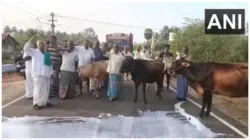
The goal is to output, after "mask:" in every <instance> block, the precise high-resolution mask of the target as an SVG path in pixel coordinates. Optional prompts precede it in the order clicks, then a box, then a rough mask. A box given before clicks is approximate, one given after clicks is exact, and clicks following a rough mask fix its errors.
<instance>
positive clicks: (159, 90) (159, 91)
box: [157, 81, 163, 100]
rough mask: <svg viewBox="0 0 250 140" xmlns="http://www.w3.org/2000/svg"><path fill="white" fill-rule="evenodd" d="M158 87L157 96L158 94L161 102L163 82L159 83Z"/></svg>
mask: <svg viewBox="0 0 250 140" xmlns="http://www.w3.org/2000/svg"><path fill="white" fill-rule="evenodd" d="M157 85H158V88H157V94H158V97H159V100H161V91H162V89H163V81H161V82H158V83H157Z"/></svg>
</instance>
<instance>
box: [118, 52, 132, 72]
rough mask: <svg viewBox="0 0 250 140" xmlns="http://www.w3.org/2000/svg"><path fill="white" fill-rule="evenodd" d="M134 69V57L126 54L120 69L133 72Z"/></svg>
mask: <svg viewBox="0 0 250 140" xmlns="http://www.w3.org/2000/svg"><path fill="white" fill-rule="evenodd" d="M133 69H134V59H133V57H130V56H126V57H125V59H124V60H123V62H122V66H121V69H120V72H121V73H125V72H131V71H133Z"/></svg>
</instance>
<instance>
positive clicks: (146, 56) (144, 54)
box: [140, 52, 149, 60]
mask: <svg viewBox="0 0 250 140" xmlns="http://www.w3.org/2000/svg"><path fill="white" fill-rule="evenodd" d="M140 57H141V59H144V60H149V55H148V53H147V52H141V53H140Z"/></svg>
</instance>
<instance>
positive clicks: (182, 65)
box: [163, 58, 248, 118]
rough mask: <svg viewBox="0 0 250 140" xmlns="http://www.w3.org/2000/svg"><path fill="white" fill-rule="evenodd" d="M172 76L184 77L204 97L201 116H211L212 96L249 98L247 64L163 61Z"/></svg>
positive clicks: (183, 60) (179, 60)
mask: <svg viewBox="0 0 250 140" xmlns="http://www.w3.org/2000/svg"><path fill="white" fill-rule="evenodd" d="M163 61H164V64H165V67H164V70H166V69H168V72H169V73H171V74H178V75H183V76H185V77H186V78H187V80H188V82H189V85H190V87H191V88H193V89H194V90H195V91H196V93H197V94H198V95H199V96H200V97H202V108H201V111H200V113H199V116H200V117H201V118H202V117H203V115H204V110H205V108H206V112H205V115H206V116H209V114H210V110H211V104H212V94H220V95H224V96H228V97H235V98H239V97H248V64H247V63H236V64H228V63H216V62H204V63H194V62H188V61H186V60H185V59H183V58H180V59H178V60H172V61H169V60H168V61H166V59H164V60H163Z"/></svg>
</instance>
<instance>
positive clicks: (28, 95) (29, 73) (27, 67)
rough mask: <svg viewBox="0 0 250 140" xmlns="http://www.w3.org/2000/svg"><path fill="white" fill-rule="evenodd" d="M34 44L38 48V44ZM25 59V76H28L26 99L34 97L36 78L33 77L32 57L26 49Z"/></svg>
mask: <svg viewBox="0 0 250 140" xmlns="http://www.w3.org/2000/svg"><path fill="white" fill-rule="evenodd" d="M31 45H32V48H36V45H33V44H31ZM23 59H24V61H25V76H26V81H25V86H26V88H25V89H26V91H25V92H26V93H25V97H26V99H28V100H29V99H32V98H33V91H34V80H33V78H32V71H31V70H32V57H31V56H30V55H28V54H27V52H26V51H24V53H23Z"/></svg>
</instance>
